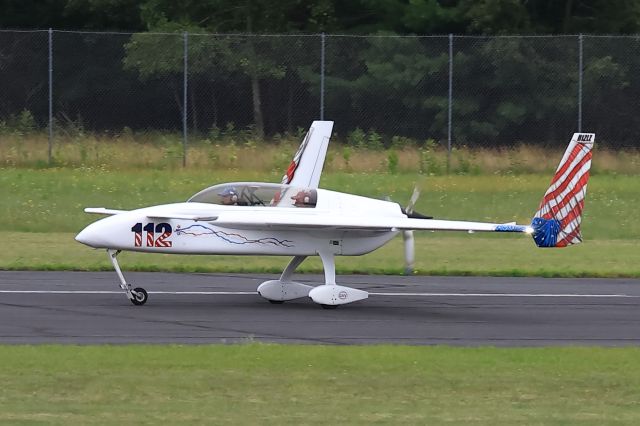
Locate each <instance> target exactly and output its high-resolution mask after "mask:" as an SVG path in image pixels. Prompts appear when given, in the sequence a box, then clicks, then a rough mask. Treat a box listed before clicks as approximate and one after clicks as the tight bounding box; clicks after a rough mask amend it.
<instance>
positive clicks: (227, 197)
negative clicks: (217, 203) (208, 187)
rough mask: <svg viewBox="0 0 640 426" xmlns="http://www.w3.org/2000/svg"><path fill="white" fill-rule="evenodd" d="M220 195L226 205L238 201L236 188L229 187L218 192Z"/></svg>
mask: <svg viewBox="0 0 640 426" xmlns="http://www.w3.org/2000/svg"><path fill="white" fill-rule="evenodd" d="M218 195H219V196H220V199H221V201H222V204H224V205H227V206H231V205H234V204H236V203H237V202H238V193H237V192H236V190H235V188H232V187H227V188H225V189H224V191H222V192H220V193H218Z"/></svg>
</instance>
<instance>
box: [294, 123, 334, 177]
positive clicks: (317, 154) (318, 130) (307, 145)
mask: <svg viewBox="0 0 640 426" xmlns="http://www.w3.org/2000/svg"><path fill="white" fill-rule="evenodd" d="M332 129H333V121H314V122H313V123H312V124H311V127H310V128H309V131H308V132H307V134H306V135H305V137H304V139H303V140H302V143H301V144H300V148H298V151H297V152H296V154H295V155H294V156H293V160H291V164H290V165H289V167H288V168H287V171H286V173H285V175H284V176H283V177H282V183H284V184H289V185H295V186H300V187H304V188H317V187H318V184H319V183H320V175H321V174H322V168H323V167H324V159H325V157H326V155H327V147H328V146H329V139H330V138H331V130H332Z"/></svg>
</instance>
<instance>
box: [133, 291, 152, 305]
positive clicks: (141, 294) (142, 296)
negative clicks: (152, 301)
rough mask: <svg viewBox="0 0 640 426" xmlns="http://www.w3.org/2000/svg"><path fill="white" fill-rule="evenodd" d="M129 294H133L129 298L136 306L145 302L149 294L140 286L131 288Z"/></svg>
mask: <svg viewBox="0 0 640 426" xmlns="http://www.w3.org/2000/svg"><path fill="white" fill-rule="evenodd" d="M131 296H133V297H132V298H131V299H130V300H131V303H133V304H134V305H136V306H142V305H144V304H145V303H147V299H148V298H149V294H148V293H147V290H145V289H144V288H142V287H136V288H134V289H133V290H131Z"/></svg>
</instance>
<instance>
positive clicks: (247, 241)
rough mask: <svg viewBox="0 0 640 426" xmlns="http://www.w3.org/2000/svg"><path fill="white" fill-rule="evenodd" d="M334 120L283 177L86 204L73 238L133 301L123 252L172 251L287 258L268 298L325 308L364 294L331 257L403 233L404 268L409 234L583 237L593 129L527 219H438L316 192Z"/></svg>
mask: <svg viewBox="0 0 640 426" xmlns="http://www.w3.org/2000/svg"><path fill="white" fill-rule="evenodd" d="M332 128H333V122H332V121H314V122H313V124H312V125H311V128H310V129H309V131H308V133H307V135H306V136H305V138H304V140H303V141H302V144H301V145H300V148H299V149H298V151H297V153H296V154H295V156H294V158H293V161H292V162H291V165H290V166H289V168H288V170H287V171H286V174H285V175H284V177H283V180H282V183H279V184H278V183H260V182H232V183H223V184H220V185H215V186H212V187H209V188H207V189H204V190H202V191H200V192H198V193H197V194H195V195H194V196H192V197H191V198H190V199H189V200H187V202H183V203H175V204H163V205H157V206H151V207H146V208H141V209H136V210H131V211H124V210H112V209H106V208H102V207H101V208H86V209H85V212H87V213H96V214H103V215H109V217H106V218H103V219H101V220H98V221H97V222H94V223H92V224H90V225H89V226H87V227H86V228H84V229H83V230H82V231H81V232H80V233H79V234H78V235H77V236H76V240H77V241H79V242H81V243H83V244H86V245H87V246H90V247H93V248H100V249H106V250H107V253H108V255H109V259H110V260H111V262H112V264H113V267H114V269H115V271H116V273H117V275H118V278H119V280H120V287H121V288H122V290H123V291H124V292H125V294H126V295H127V297H128V298H129V300H131V302H132V303H133V304H134V305H144V304H145V303H146V302H147V299H148V295H147V292H146V291H145V290H144V289H143V288H139V287H138V288H132V286H131V285H130V284H129V283H127V282H126V281H125V278H124V276H123V275H122V271H121V270H120V267H119V265H118V261H117V259H116V256H117V255H118V254H119V253H120V251H123V250H126V251H139V252H151V253H170V254H216V255H220V254H228V255H278V256H293V259H292V260H291V261H290V262H289V264H288V265H287V267H286V268H285V269H284V271H283V273H282V275H281V276H280V279H277V280H269V281H266V282H264V283H262V284H261V285H260V286H259V287H258V289H257V292H258V294H259V295H260V296H262V297H263V298H265V299H267V300H269V301H270V302H272V303H283V302H285V301H287V300H292V299H297V298H302V297H307V296H308V297H310V298H311V299H312V300H313V301H314V302H315V303H318V304H320V305H322V307H324V308H335V307H337V306H339V305H343V304H346V303H351V302H355V301H358V300H362V299H366V298H367V297H368V293H367V292H366V291H363V290H359V289H354V288H349V287H345V286H341V285H338V284H336V274H335V261H334V258H335V256H356V255H362V254H365V253H369V252H371V251H373V250H375V249H377V248H380V247H382V246H383V245H384V244H385V243H387V242H388V241H389V240H391V239H392V238H393V237H395V236H396V235H397V234H398V233H402V234H403V235H404V237H405V248H406V253H407V254H406V258H407V263H408V266H409V267H411V264H412V262H413V256H414V255H413V252H414V249H413V236H412V231H413V230H430V231H465V232H477V231H486V232H516V233H527V234H532V235H533V238H534V240H535V242H536V244H538V246H541V247H562V246H566V245H570V244H576V243H578V242H580V241H581V236H580V217H581V212H582V207H583V205H584V196H585V194H586V184H587V180H588V178H589V166H590V165H591V148H592V146H593V142H594V139H595V135H594V134H592V133H576V134H574V135H573V138H572V140H571V143H570V144H569V147H568V148H567V150H566V152H565V154H564V156H563V158H562V161H561V162H560V166H559V167H558V170H557V172H556V175H555V177H554V179H553V181H552V183H551V186H550V188H549V190H548V191H547V193H546V194H545V197H544V198H543V200H542V202H541V204H540V208H539V210H538V212H537V213H536V215H535V217H534V219H533V221H532V223H531V225H517V224H515V222H512V223H484V222H465V221H451V220H435V219H432V218H429V217H426V216H422V215H420V214H418V213H414V212H413V211H412V210H413V205H414V204H415V201H416V199H417V193H416V192H415V191H414V195H413V197H412V200H411V202H410V205H409V206H408V208H407V209H406V210H405V209H402V208H401V207H400V205H398V204H397V203H394V202H391V201H385V200H378V199H372V198H366V197H361V196H357V195H351V194H345V193H341V192H335V191H329V190H326V189H320V188H318V183H319V182H320V175H321V173H322V168H323V165H324V160H325V155H326V152H327V146H328V144H329V139H330V137H331V130H332ZM316 255H317V256H320V258H321V260H322V265H323V268H324V278H325V282H324V284H323V285H318V286H315V287H312V286H309V285H306V284H302V283H299V282H296V281H293V280H292V279H291V277H292V275H293V272H294V270H295V269H296V267H298V266H299V265H300V264H301V263H302V262H303V261H304V260H305V259H306V258H307V257H308V256H316Z"/></svg>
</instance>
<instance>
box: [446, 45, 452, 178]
mask: <svg viewBox="0 0 640 426" xmlns="http://www.w3.org/2000/svg"><path fill="white" fill-rule="evenodd" d="M452 104H453V34H449V108H448V111H447V174H449V170H450V168H451V122H452Z"/></svg>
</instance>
